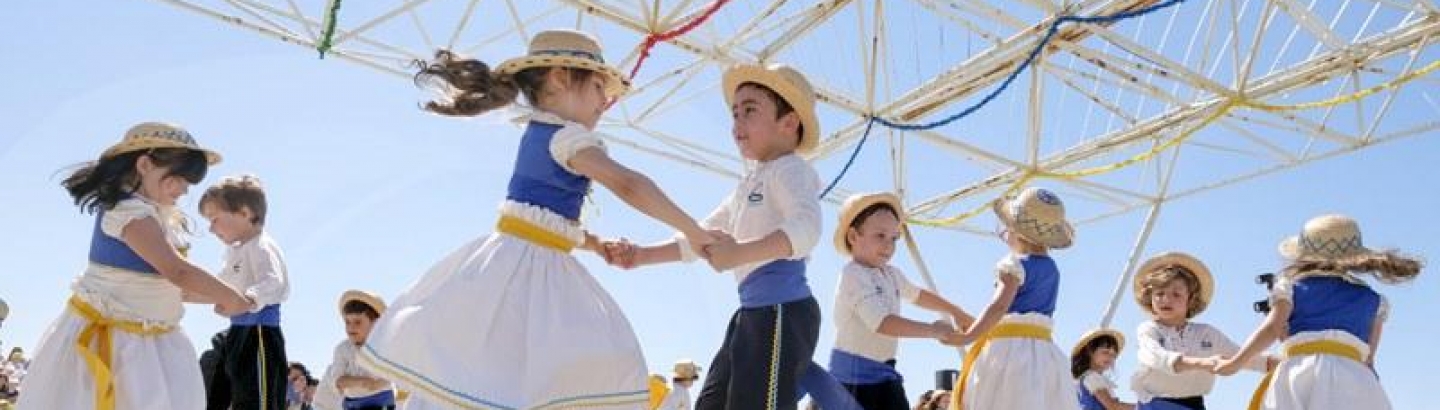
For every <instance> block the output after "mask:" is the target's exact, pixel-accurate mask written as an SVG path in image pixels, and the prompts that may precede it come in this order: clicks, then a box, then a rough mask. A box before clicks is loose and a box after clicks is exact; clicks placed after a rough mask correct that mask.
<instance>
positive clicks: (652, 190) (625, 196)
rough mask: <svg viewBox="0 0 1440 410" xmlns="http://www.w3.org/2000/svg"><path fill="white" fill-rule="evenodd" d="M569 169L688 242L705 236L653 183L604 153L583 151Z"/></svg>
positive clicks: (698, 226)
mask: <svg viewBox="0 0 1440 410" xmlns="http://www.w3.org/2000/svg"><path fill="white" fill-rule="evenodd" d="M569 165H570V167H571V168H573V169H574V170H575V172H577V173H580V174H581V175H584V176H586V177H589V178H590V179H593V180H595V181H596V182H599V183H600V185H604V186H605V188H607V189H609V190H610V191H611V192H614V193H615V196H617V197H620V199H621V200H623V201H625V203H626V204H629V205H630V206H631V207H633V208H635V210H638V211H640V212H641V213H644V214H645V215H646V216H649V217H651V218H654V219H656V220H659V221H660V222H663V223H665V224H666V225H669V226H670V227H671V228H674V229H675V230H678V231H680V232H681V233H683V234H684V235H685V236H686V237H687V238H690V240H691V241H696V240H699V239H700V238H703V237H704V236H705V231H704V230H703V229H701V228H700V225H699V224H697V223H695V219H694V218H691V217H690V215H687V214H685V211H683V210H681V209H680V207H679V206H677V205H675V202H673V201H671V200H670V197H668V196H665V193H664V192H662V191H660V187H658V186H656V185H655V182H654V181H651V180H650V178H648V177H646V176H645V175H642V174H640V173H639V172H635V171H633V170H631V169H629V168H626V167H625V166H624V165H620V163H617V162H615V161H614V160H612V159H610V156H609V155H606V154H605V151H603V150H601V149H599V148H593V147H592V148H585V149H582V150H580V152H578V153H576V154H575V156H574V157H572V158H570V162H569ZM702 244H703V243H702Z"/></svg>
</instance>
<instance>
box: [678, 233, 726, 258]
mask: <svg viewBox="0 0 1440 410" xmlns="http://www.w3.org/2000/svg"><path fill="white" fill-rule="evenodd" d="M728 237H730V235H728V234H726V233H725V232H722V231H698V232H689V233H686V234H685V241H686V242H689V243H690V250H691V251H694V252H695V254H696V255H700V258H702V259H710V253H709V252H708V251H707V250H706V249H705V247H706V246H709V245H710V244H712V243H715V241H717V240H721V239H722V238H728Z"/></svg>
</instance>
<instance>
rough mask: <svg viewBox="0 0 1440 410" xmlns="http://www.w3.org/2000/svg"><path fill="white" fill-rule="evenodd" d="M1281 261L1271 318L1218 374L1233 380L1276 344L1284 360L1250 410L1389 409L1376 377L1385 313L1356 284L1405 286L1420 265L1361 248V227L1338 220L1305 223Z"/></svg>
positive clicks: (1376, 297)
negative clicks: (1242, 366)
mask: <svg viewBox="0 0 1440 410" xmlns="http://www.w3.org/2000/svg"><path fill="white" fill-rule="evenodd" d="M1281 254H1282V255H1284V256H1285V257H1286V258H1287V259H1289V260H1290V265H1289V266H1287V267H1285V269H1284V270H1283V271H1281V276H1280V278H1278V279H1277V280H1276V283H1275V286H1274V288H1273V289H1272V291H1271V294H1270V314H1269V315H1268V316H1266V317H1265V322H1264V323H1263V324H1261V325H1260V328H1259V329H1256V330H1255V333H1254V334H1252V335H1251V336H1250V339H1249V340H1247V341H1246V342H1245V347H1244V348H1242V349H1240V353H1238V354H1236V355H1235V357H1234V358H1232V359H1230V360H1224V361H1221V362H1220V364H1219V365H1218V366H1216V368H1215V371H1216V372H1217V373H1220V374H1224V375H1229V374H1234V373H1235V371H1236V370H1237V369H1238V368H1239V363H1244V362H1245V361H1246V360H1248V359H1250V358H1251V357H1254V356H1255V355H1256V354H1257V353H1259V352H1260V351H1262V350H1264V349H1266V348H1268V347H1269V346H1270V344H1271V343H1273V342H1275V341H1277V340H1280V341H1281V342H1282V345H1283V347H1284V348H1283V350H1284V352H1285V356H1286V358H1285V360H1284V361H1282V362H1280V364H1279V365H1278V366H1276V368H1275V369H1274V370H1272V371H1271V373H1270V374H1268V375H1266V376H1265V380H1264V381H1262V382H1261V383H1260V388H1259V389H1257V390H1256V391H1255V397H1254V398H1253V399H1252V400H1251V401H1250V409H1252V410H1253V409H1260V408H1265V409H1300V410H1317V409H1342V408H1343V409H1389V408H1390V400H1389V399H1388V398H1386V397H1385V390H1384V389H1383V388H1382V387H1381V386H1380V380H1379V379H1378V378H1376V376H1375V369H1374V367H1375V351H1376V350H1377V349H1378V348H1379V345H1380V330H1381V328H1382V327H1383V325H1384V323H1385V318H1386V316H1388V312H1389V305H1388V304H1387V303H1386V301H1385V298H1384V297H1383V296H1380V294H1379V293H1376V292H1375V291H1374V290H1372V289H1370V287H1369V286H1367V285H1366V284H1365V282H1364V281H1363V280H1361V279H1360V277H1359V276H1360V275H1361V274H1369V275H1371V276H1373V277H1375V279H1378V280H1380V281H1381V282H1385V283H1389V284H1396V283H1403V282H1407V281H1409V280H1411V279H1415V276H1417V275H1419V274H1420V268H1421V263H1420V262H1419V261H1417V260H1415V259H1412V258H1408V257H1405V256H1401V255H1399V254H1397V253H1396V252H1394V251H1385V252H1375V251H1371V250H1370V249H1367V248H1365V246H1364V245H1363V244H1362V243H1361V242H1360V226H1359V225H1358V224H1356V223H1355V220H1353V219H1350V218H1349V217H1346V216H1343V215H1325V216H1320V217H1317V218H1314V219H1311V220H1310V221H1309V222H1306V223H1305V228H1304V230H1303V231H1302V232H1301V233H1300V235H1299V236H1297V237H1292V238H1290V239H1289V240H1287V241H1285V242H1283V243H1282V244H1281ZM1272 382H1273V383H1272Z"/></svg>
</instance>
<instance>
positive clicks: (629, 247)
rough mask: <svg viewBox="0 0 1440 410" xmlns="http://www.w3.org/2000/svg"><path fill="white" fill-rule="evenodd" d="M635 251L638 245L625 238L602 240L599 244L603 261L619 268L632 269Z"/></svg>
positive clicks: (636, 251)
mask: <svg viewBox="0 0 1440 410" xmlns="http://www.w3.org/2000/svg"><path fill="white" fill-rule="evenodd" d="M637 253H639V247H637V246H635V244H633V243H630V241H629V240H627V239H625V238H620V240H618V241H615V240H608V241H604V242H601V245H600V256H601V257H603V258H605V263H608V264H610V265H611V266H615V267H618V268H621V269H634V268H635V255H636V254H637Z"/></svg>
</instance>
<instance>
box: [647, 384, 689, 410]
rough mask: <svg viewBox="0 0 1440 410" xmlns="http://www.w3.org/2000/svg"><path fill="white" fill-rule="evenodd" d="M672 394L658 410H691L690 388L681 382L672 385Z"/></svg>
mask: <svg viewBox="0 0 1440 410" xmlns="http://www.w3.org/2000/svg"><path fill="white" fill-rule="evenodd" d="M670 387H671V388H670V394H667V395H665V400H663V401H661V402H660V407H657V408H656V410H690V408H691V407H690V389H689V388H687V387H685V386H681V385H679V384H676V385H672V386H670Z"/></svg>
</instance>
